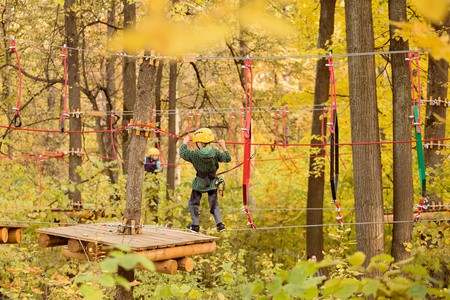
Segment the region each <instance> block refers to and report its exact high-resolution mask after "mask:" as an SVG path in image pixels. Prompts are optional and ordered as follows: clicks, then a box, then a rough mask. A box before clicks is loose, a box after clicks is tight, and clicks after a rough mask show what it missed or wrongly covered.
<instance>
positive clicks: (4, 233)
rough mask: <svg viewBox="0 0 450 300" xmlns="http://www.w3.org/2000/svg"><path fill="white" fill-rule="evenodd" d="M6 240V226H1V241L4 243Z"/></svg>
mask: <svg viewBox="0 0 450 300" xmlns="http://www.w3.org/2000/svg"><path fill="white" fill-rule="evenodd" d="M7 241H8V228H4V227H3V228H2V240H1V242H2V243H6V242H7Z"/></svg>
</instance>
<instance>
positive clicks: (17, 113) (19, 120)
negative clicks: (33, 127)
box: [9, 37, 22, 128]
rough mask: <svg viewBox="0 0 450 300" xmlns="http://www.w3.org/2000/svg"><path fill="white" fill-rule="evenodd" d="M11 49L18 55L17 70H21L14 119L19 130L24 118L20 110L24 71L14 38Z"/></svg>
mask: <svg viewBox="0 0 450 300" xmlns="http://www.w3.org/2000/svg"><path fill="white" fill-rule="evenodd" d="M9 48H10V49H12V51H13V52H14V54H16V60H17V68H18V69H19V97H18V100H17V103H16V107H13V110H14V111H15V112H14V117H13V122H14V127H17V128H19V127H21V126H22V118H21V117H20V109H19V106H20V98H21V97H22V70H21V69H20V61H19V54H18V53H17V49H16V39H15V38H14V37H12V39H11V47H9Z"/></svg>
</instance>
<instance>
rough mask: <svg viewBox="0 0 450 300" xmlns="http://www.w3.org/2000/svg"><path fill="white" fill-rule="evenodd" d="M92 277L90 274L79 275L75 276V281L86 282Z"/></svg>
mask: <svg viewBox="0 0 450 300" xmlns="http://www.w3.org/2000/svg"><path fill="white" fill-rule="evenodd" d="M92 278H94V275H92V274H86V275H80V276H77V277H76V278H75V281H74V282H75V283H80V282H86V281H89V280H91V279H92Z"/></svg>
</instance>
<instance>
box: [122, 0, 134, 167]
mask: <svg viewBox="0 0 450 300" xmlns="http://www.w3.org/2000/svg"><path fill="white" fill-rule="evenodd" d="M123 22H124V24H125V26H124V28H125V29H126V28H134V27H135V26H136V25H135V24H136V3H134V2H133V3H130V2H129V0H123ZM131 54H133V53H131ZM135 102H136V59H135V58H128V57H124V58H123V111H124V112H126V111H131V110H132V109H133V107H134V103H135ZM130 120H131V115H127V114H124V116H123V118H122V126H126V125H128V124H129V123H130ZM129 143H130V140H129V136H128V134H127V133H126V132H125V131H123V135H122V159H123V160H124V161H123V164H122V166H123V174H124V175H126V174H128V162H126V160H129V152H128V148H129V147H128V146H129Z"/></svg>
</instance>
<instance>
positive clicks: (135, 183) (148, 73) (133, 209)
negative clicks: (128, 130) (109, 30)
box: [116, 60, 156, 300]
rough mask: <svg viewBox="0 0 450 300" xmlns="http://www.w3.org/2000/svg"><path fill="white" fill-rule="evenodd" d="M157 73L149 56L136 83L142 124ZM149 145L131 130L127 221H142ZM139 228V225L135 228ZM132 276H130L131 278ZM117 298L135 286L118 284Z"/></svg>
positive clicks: (149, 110) (148, 118)
mask: <svg viewBox="0 0 450 300" xmlns="http://www.w3.org/2000/svg"><path fill="white" fill-rule="evenodd" d="M155 73H156V67H155V66H154V65H150V64H149V61H148V60H144V62H143V63H142V64H141V66H140V68H139V80H138V85H137V98H136V103H135V104H134V108H133V111H134V113H133V119H134V122H135V124H136V123H138V122H139V121H140V122H141V124H147V123H151V121H152V108H153V103H154V101H155V92H154V87H155ZM146 146H147V137H146V136H145V134H144V132H143V131H142V132H140V135H137V134H136V130H133V132H132V134H130V149H129V153H130V161H129V164H128V171H129V172H128V180H127V187H126V189H127V202H126V207H125V214H124V218H125V219H127V220H128V221H127V222H128V223H127V225H132V221H134V223H135V225H139V222H140V219H141V205H142V185H143V183H144V164H145V161H144V159H145V148H146ZM136 231H137V229H136ZM125 233H126V234H132V228H130V227H127V228H126V229H125ZM132 274H134V271H133V270H131V271H126V270H124V269H119V275H121V276H124V277H125V278H127V279H128V278H131V281H132V280H133V278H134V275H132ZM128 280H130V279H128ZM116 299H120V300H123V299H133V289H131V290H130V291H126V290H125V289H124V288H123V287H122V286H121V285H117V286H116Z"/></svg>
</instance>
